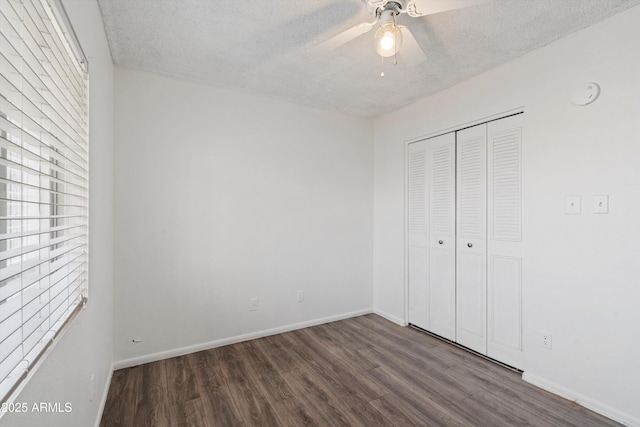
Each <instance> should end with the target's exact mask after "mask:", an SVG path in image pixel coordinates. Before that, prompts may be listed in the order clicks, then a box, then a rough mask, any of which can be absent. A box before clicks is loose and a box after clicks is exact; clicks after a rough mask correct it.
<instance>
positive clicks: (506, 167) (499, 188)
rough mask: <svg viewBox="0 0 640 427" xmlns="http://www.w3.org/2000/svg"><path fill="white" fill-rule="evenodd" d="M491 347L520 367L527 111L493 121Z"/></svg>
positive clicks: (490, 164) (490, 166) (489, 351)
mask: <svg viewBox="0 0 640 427" xmlns="http://www.w3.org/2000/svg"><path fill="white" fill-rule="evenodd" d="M488 157H489V158H488V205H489V206H488V216H489V221H488V286H487V291H488V301H487V303H488V312H489V318H488V329H489V334H488V335H489V336H488V348H487V355H488V356H489V357H492V358H494V359H497V360H500V361H501V362H504V363H506V364H508V365H511V366H515V367H516V368H522V367H523V355H522V208H521V199H522V189H521V181H522V115H521V114H519V115H516V116H511V117H507V118H505V119H501V120H497V121H494V122H491V123H489V124H488Z"/></svg>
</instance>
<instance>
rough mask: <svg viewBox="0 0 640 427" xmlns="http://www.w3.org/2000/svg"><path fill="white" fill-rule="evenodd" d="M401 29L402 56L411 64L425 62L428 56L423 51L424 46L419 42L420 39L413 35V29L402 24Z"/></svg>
mask: <svg viewBox="0 0 640 427" xmlns="http://www.w3.org/2000/svg"><path fill="white" fill-rule="evenodd" d="M400 31H402V47H400V56H401V58H402V59H403V60H404V62H406V63H407V65H409V66H414V65H418V64H421V63H422V62H424V61H425V60H426V59H427V57H426V55H425V54H424V52H423V51H422V48H421V47H420V45H419V44H418V41H417V40H416V39H415V37H413V34H411V31H409V29H408V28H407V27H405V26H403V25H400Z"/></svg>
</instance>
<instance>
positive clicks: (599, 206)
mask: <svg viewBox="0 0 640 427" xmlns="http://www.w3.org/2000/svg"><path fill="white" fill-rule="evenodd" d="M593 213H594V214H607V213H609V196H593Z"/></svg>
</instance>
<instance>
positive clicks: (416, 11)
mask: <svg viewBox="0 0 640 427" xmlns="http://www.w3.org/2000/svg"><path fill="white" fill-rule="evenodd" d="M489 1H490V0H410V1H409V4H408V5H407V13H408V14H409V16H413V17H418V16H426V15H433V14H434V13H440V12H447V11H449V10H454V9H462V8H464V7H469V6H476V5H479V4H484V3H489Z"/></svg>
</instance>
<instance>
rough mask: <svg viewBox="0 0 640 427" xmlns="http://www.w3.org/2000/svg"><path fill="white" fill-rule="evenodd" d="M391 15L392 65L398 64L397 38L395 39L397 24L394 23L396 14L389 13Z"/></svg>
mask: <svg viewBox="0 0 640 427" xmlns="http://www.w3.org/2000/svg"><path fill="white" fill-rule="evenodd" d="M391 16H392V17H393V65H398V40H396V36H397V34H398V31H400V30H399V29H398V25H396V15H395V13H394V14H392V15H391Z"/></svg>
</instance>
